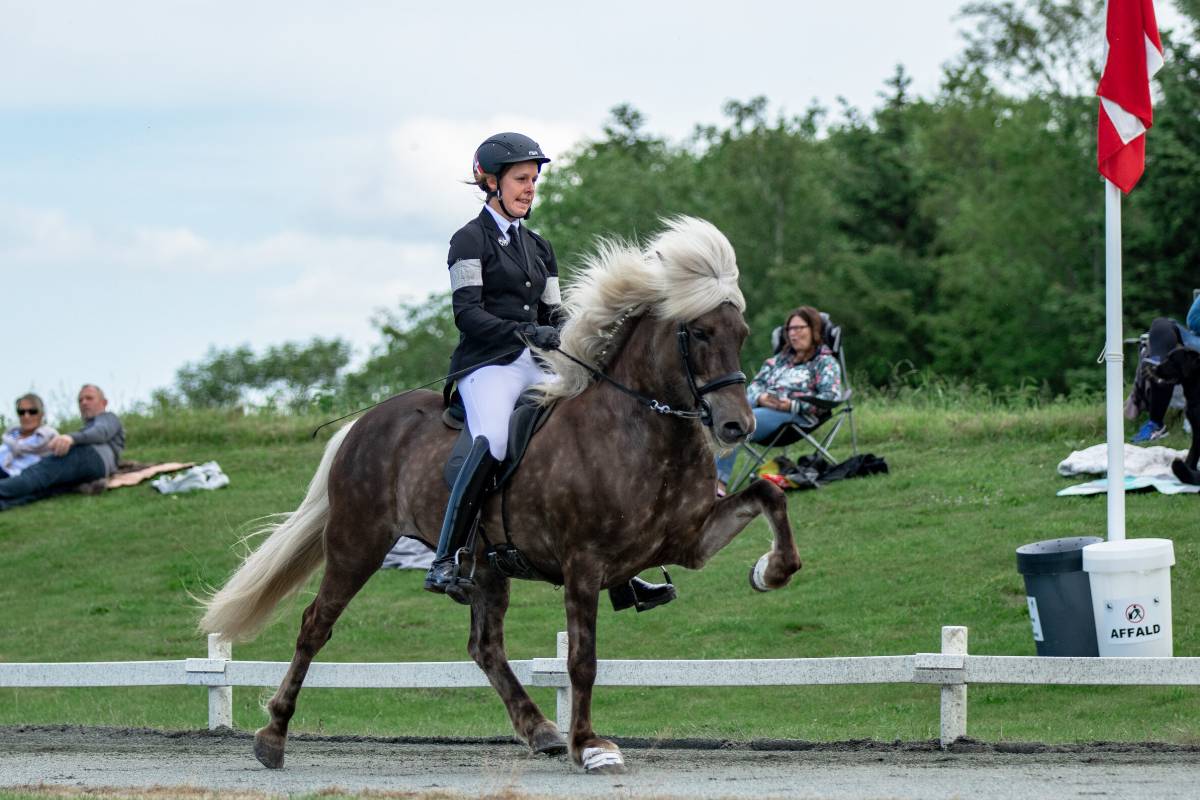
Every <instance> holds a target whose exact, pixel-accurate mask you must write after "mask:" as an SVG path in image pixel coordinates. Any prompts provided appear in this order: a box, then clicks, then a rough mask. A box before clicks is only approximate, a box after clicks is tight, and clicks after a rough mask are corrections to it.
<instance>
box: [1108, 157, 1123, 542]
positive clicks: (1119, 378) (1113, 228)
mask: <svg viewBox="0 0 1200 800" xmlns="http://www.w3.org/2000/svg"><path fill="white" fill-rule="evenodd" d="M1104 267H1105V269H1104V329H1105V332H1104V335H1105V341H1104V370H1105V374H1104V379H1105V388H1104V407H1105V409H1104V410H1105V427H1106V431H1107V436H1108V540H1109V541H1110V542H1119V541H1122V540H1123V539H1124V538H1125V425H1124V423H1123V421H1122V418H1121V407H1122V406H1123V405H1124V399H1125V376H1124V365H1125V352H1124V349H1123V347H1124V344H1123V342H1122V339H1121V190H1120V189H1118V188H1117V187H1116V185H1115V184H1114V183H1113V182H1112V181H1110V180H1108V179H1107V178H1106V179H1105V180H1104Z"/></svg>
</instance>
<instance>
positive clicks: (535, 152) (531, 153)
mask: <svg viewBox="0 0 1200 800" xmlns="http://www.w3.org/2000/svg"><path fill="white" fill-rule="evenodd" d="M537 154H538V151H537V150H530V151H529V155H531V156H536V155H537Z"/></svg>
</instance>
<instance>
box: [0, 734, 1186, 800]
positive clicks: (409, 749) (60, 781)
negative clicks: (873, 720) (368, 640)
mask: <svg viewBox="0 0 1200 800" xmlns="http://www.w3.org/2000/svg"><path fill="white" fill-rule="evenodd" d="M622 744H623V747H624V749H625V754H626V759H627V761H628V763H629V766H630V771H629V773H628V774H625V775H615V776H595V775H583V774H579V772H578V771H576V770H575V769H574V768H572V767H571V766H570V765H569V764H568V763H567V761H566V760H565V759H563V758H555V759H550V758H545V757H532V756H529V755H527V753H526V751H525V750H524V748H522V747H519V746H518V745H516V744H514V743H511V742H505V741H471V742H450V741H428V740H422V741H413V740H398V739H356V738H355V739H352V738H347V737H332V738H320V737H305V736H297V737H295V738H294V739H293V740H292V741H291V743H290V748H289V752H288V757H287V763H286V765H285V767H284V769H282V770H274V771H268V770H266V769H263V768H262V767H261V766H260V765H259V764H258V762H257V761H255V760H254V756H253V755H252V754H251V747H250V745H251V742H250V737H249V735H248V734H245V733H215V734H213V733H208V732H183V733H165V732H158V731H147V730H124V729H112V728H74V727H70V728H68V727H63V728H47V727H37V728H34V727H19V728H0V787H6V788H7V787H13V786H30V785H38V784H44V785H57V786H67V787H77V788H84V789H86V788H95V787H105V786H107V787H152V786H160V787H182V786H188V787H194V788H207V789H228V790H242V791H246V790H250V791H260V792H271V793H277V794H296V793H312V792H316V791H319V790H321V789H325V788H330V787H337V788H340V789H342V790H345V791H361V790H376V791H381V790H382V791H400V792H415V793H424V792H429V793H437V794H439V795H440V796H442V797H445V796H446V795H451V796H453V795H454V794H461V795H463V796H467V797H477V796H480V795H483V794H487V793H501V792H508V793H509V796H521V795H526V796H533V797H576V798H578V797H623V798H624V797H646V798H658V799H659V800H661V799H662V798H671V797H681V798H682V797H687V798H722V797H737V798H740V797H753V798H756V800H761V798H769V797H788V798H870V797H880V798H883V797H886V798H921V799H922V800H928V799H930V798H957V797H970V798H1021V800H1026V799H1027V798H1035V797H1046V798H1056V800H1060V799H1062V798H1084V797H1086V798H1089V799H1091V798H1096V797H1120V798H1123V800H1136V799H1138V798H1145V799H1146V800H1151V798H1153V799H1154V800H1166V799H1167V798H1185V797H1187V798H1194V797H1196V796H1197V788H1196V787H1197V786H1200V748H1198V747H1187V746H1174V745H1127V744H1095V745H1087V746H1070V747H1049V746H1042V745H1007V746H1003V745H1002V746H992V745H985V744H980V743H977V742H970V741H964V742H960V743H958V744H957V745H956V746H955V747H954V748H952V749H951V750H950V751H949V752H942V751H941V750H939V749H938V748H937V747H936V745H935V744H933V743H930V742H916V743H896V744H881V743H875V742H848V743H847V742H843V743H837V744H809V743H803V742H756V743H749V744H745V743H743V744H736V745H732V744H728V743H725V744H723V743H719V742H673V743H667V744H664V743H653V742H646V741H636V740H626V741H624V742H623V743H622Z"/></svg>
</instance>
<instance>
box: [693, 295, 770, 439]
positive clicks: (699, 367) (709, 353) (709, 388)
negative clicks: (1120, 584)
mask: <svg viewBox="0 0 1200 800" xmlns="http://www.w3.org/2000/svg"><path fill="white" fill-rule="evenodd" d="M749 332H750V329H749V328H747V327H746V323H745V321H744V320H743V319H742V312H740V311H739V310H738V309H737V308H736V307H735V306H734V305H733V304H732V303H722V304H721V305H719V306H717V307H716V308H714V309H713V310H711V311H709V312H707V313H704V314H701V315H700V316H698V317H696V318H694V319H692V320H690V321H689V322H687V323H685V324H683V325H681V326H680V329H679V333H678V334H677V335H678V336H679V339H680V349H681V351H682V353H683V357H684V359H685V362H684V363H685V368H684V371H685V372H690V378H689V383H690V384H691V387H690V388H691V390H692V393H693V395H694V396H695V397H694V399H695V400H696V401H697V404H698V405H700V406H701V408H702V410H703V411H704V412H705V414H706V416H707V417H708V418H707V419H706V420H705V424H706V425H708V426H709V427H708V430H709V431H710V433H711V436H712V438H713V440H714V442H713V443H714V445H715V446H716V448H717V449H718V450H728V449H729V448H731V447H733V446H735V445H737V444H738V443H739V442H741V441H742V440H743V439H745V438H746V437H747V436H749V435H750V434H751V433H752V432H753V431H754V413H753V412H752V411H751V410H750V404H749V403H748V402H747V401H746V376H745V375H743V374H742V372H741V358H740V353H741V350H742V343H743V342H745V341H746V336H747V335H748V334H749ZM709 423H711V424H709Z"/></svg>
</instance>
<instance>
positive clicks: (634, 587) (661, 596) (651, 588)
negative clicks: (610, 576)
mask: <svg viewBox="0 0 1200 800" xmlns="http://www.w3.org/2000/svg"><path fill="white" fill-rule="evenodd" d="M663 575H665V576H666V578H667V582H666V583H647V582H646V581H644V580H642V579H641V578H637V577H635V578H634V579H633V580H631V581H630V582H629V583H626V584H623V585H621V586H614V587H613V588H611V589H609V590H608V598H609V599H610V600H612V605H613V611H623V610H625V609H626V608H629V607H631V606H632V607H633V608H636V609H637V610H638V612H639V613H640V612H642V611H649V610H650V609H652V608H657V607H658V606H662V605H666V604H667V603H669V602H671V601H672V600H674V599H675V597H676V593H675V587H674V586H673V585H672V584H671V576H670V575H667V571H666V570H663Z"/></svg>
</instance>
